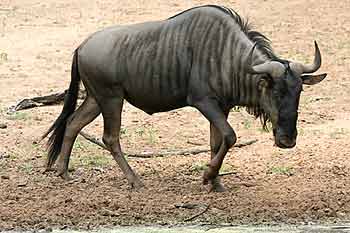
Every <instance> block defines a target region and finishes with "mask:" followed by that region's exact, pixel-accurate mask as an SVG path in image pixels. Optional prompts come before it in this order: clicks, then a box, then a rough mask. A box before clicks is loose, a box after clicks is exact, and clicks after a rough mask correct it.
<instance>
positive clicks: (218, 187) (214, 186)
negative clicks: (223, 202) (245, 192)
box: [209, 181, 226, 193]
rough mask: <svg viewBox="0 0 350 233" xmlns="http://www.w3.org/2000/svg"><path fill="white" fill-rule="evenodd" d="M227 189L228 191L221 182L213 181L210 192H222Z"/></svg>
mask: <svg viewBox="0 0 350 233" xmlns="http://www.w3.org/2000/svg"><path fill="white" fill-rule="evenodd" d="M225 191H226V189H225V187H224V186H223V185H222V184H221V183H220V182H217V181H212V183H211V185H210V189H209V192H217V193H222V192H225Z"/></svg>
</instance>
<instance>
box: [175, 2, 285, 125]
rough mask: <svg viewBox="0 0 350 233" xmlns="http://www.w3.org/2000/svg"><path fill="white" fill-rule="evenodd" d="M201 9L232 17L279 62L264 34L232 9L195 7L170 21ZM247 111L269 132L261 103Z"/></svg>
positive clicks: (269, 56) (264, 52) (259, 48)
mask: <svg viewBox="0 0 350 233" xmlns="http://www.w3.org/2000/svg"><path fill="white" fill-rule="evenodd" d="M201 7H213V8H216V9H218V10H221V11H222V12H224V13H225V14H228V15H230V16H231V17H232V19H233V20H235V22H236V23H237V25H238V26H239V27H240V29H241V30H242V32H244V34H245V35H246V36H247V38H248V39H249V40H250V41H252V42H253V43H255V44H256V48H257V49H258V50H259V51H260V52H261V53H263V54H264V55H265V56H266V57H267V58H268V59H270V60H279V58H278V57H277V56H276V55H275V53H274V52H273V49H272V47H271V41H270V40H269V39H268V38H267V37H266V36H265V35H263V34H262V33H260V32H258V31H255V30H253V29H252V25H251V24H250V22H249V21H248V20H244V19H243V18H242V17H241V16H240V15H239V14H238V13H237V12H236V11H234V10H233V9H231V8H228V7H224V6H218V5H204V6H198V7H193V8H191V9H188V10H185V11H182V12H180V13H178V14H176V15H174V16H172V17H170V18H169V19H173V18H175V17H177V16H179V15H182V14H184V13H186V12H188V11H191V10H193V9H197V8H201ZM246 110H247V112H248V113H249V114H251V115H253V116H255V117H256V118H260V121H261V124H262V126H263V129H264V130H266V131H267V130H268V128H267V122H269V121H270V117H269V115H268V114H267V113H265V112H264V109H263V108H261V107H260V105H259V102H257V103H255V104H254V105H252V106H246Z"/></svg>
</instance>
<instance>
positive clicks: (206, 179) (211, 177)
mask: <svg viewBox="0 0 350 233" xmlns="http://www.w3.org/2000/svg"><path fill="white" fill-rule="evenodd" d="M216 177H217V174H215V175H214V174H213V172H212V170H211V169H210V168H208V169H207V170H205V171H204V174H203V184H204V185H207V184H208V183H209V181H213V180H215V179H216Z"/></svg>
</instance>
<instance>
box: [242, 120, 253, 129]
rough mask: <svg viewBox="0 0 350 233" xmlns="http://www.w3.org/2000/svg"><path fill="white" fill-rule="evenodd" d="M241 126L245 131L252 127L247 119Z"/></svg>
mask: <svg viewBox="0 0 350 233" xmlns="http://www.w3.org/2000/svg"><path fill="white" fill-rule="evenodd" d="M243 125H244V128H245V129H250V128H251V127H252V122H251V121H250V120H249V119H244V121H243Z"/></svg>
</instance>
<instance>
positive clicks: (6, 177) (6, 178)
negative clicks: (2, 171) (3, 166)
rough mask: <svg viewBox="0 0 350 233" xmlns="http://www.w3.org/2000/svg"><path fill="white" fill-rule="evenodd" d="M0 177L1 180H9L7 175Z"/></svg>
mask: <svg viewBox="0 0 350 233" xmlns="http://www.w3.org/2000/svg"><path fill="white" fill-rule="evenodd" d="M1 179H3V180H9V179H10V177H9V176H8V175H1Z"/></svg>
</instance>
